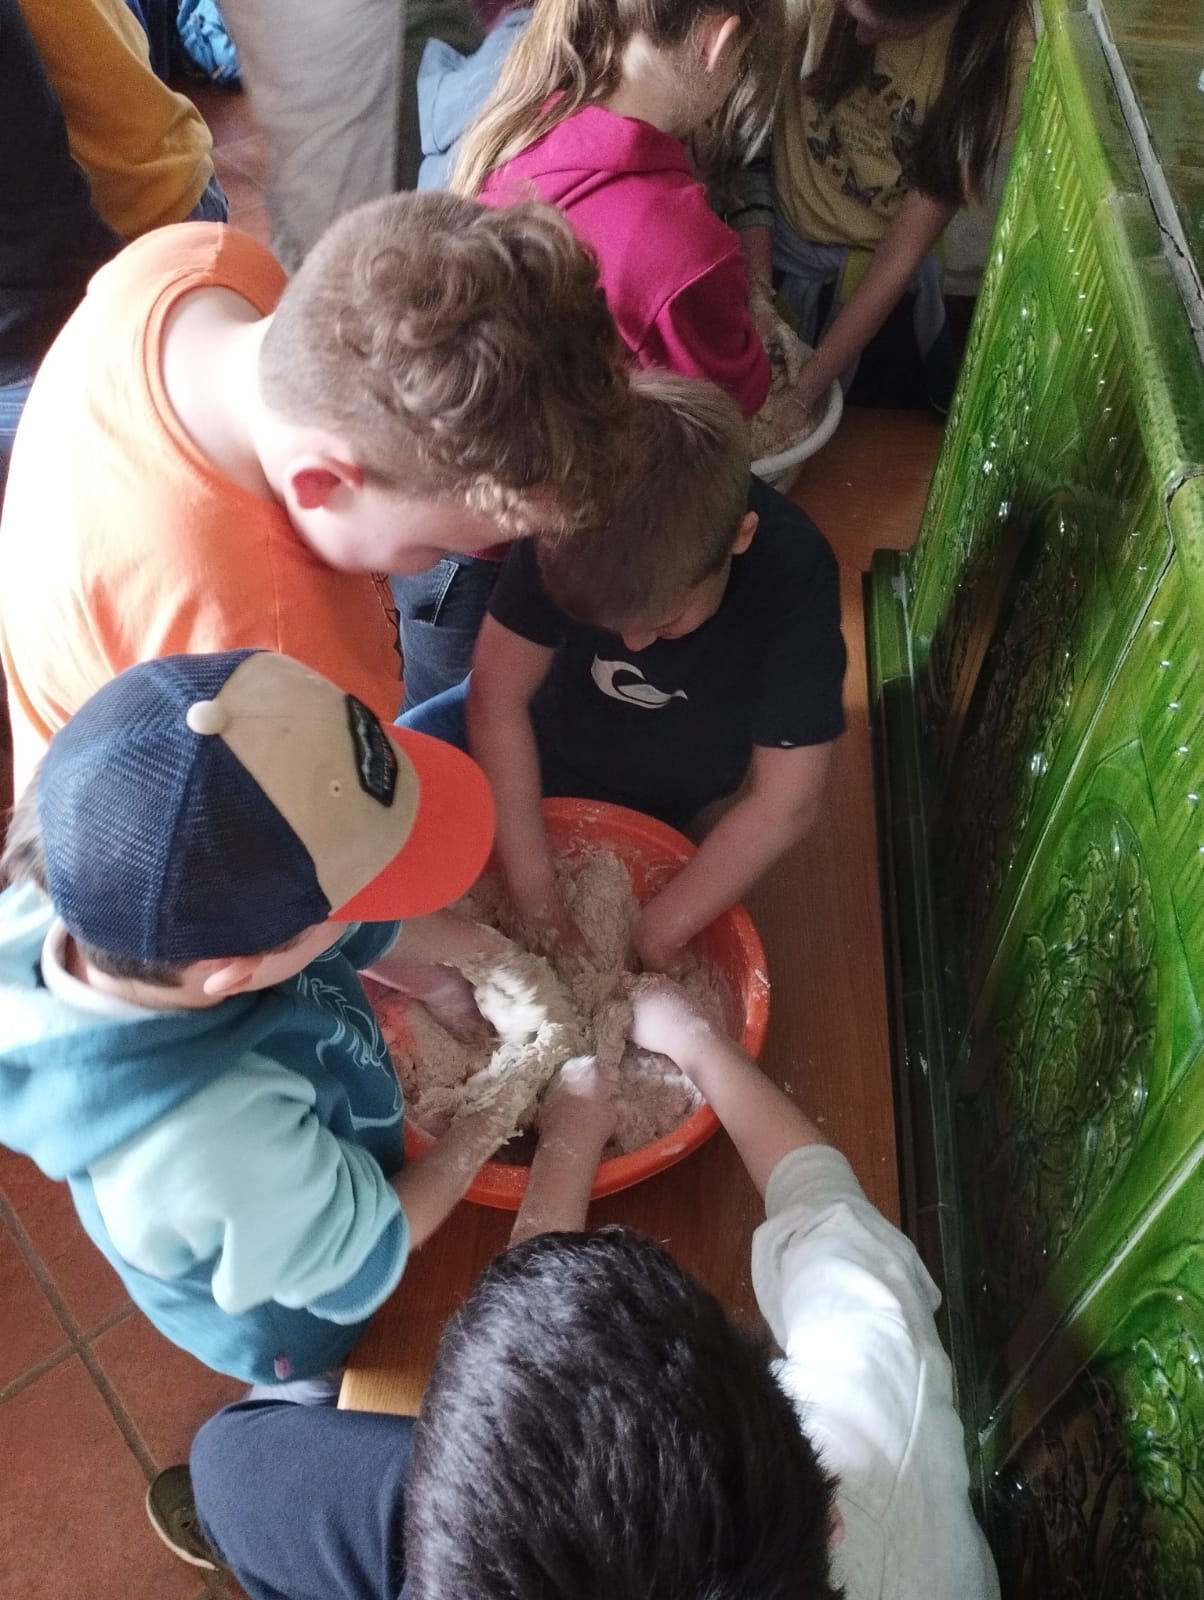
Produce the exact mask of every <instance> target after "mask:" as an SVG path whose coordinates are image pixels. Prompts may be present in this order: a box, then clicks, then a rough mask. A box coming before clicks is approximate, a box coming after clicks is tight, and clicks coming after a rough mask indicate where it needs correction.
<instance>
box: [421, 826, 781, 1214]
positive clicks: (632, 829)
mask: <svg viewBox="0 0 1204 1600" xmlns="http://www.w3.org/2000/svg"><path fill="white" fill-rule="evenodd" d="M543 810H544V821H545V822H546V824H547V829H548V837H549V839H550V841H551V844H552V849H553V851H554V852H555V853H556V855H558V856H571V855H572V854H573V852H574V851H575V850H579V849H580V848H581V847H582V846H590V845H594V846H597V845H602V846H605V847H607V848H608V849H611V850H613V851H615V853H616V854H617V855H618V856H619V857H620V859H621V860H622V861H623V863H624V865H625V866H626V867H627V870H628V872H629V873H630V874H631V882H632V887H633V888H634V889H635V893H636V899H637V900H639V901H640V903H641V904H643V903H644V902H645V901H647V900H651V898H652V897H653V895H654V894H656V893H657V892H658V890H660V889H661V888H663V887H664V885H665V884H666V883H667V882H668V881H669V879H670V878H671V877H673V875H674V874H675V873H676V872H677V871H678V870H679V869H680V867H681V866H682V864H683V863H684V862H686V861H688V860H689V859H690V857H691V856H692V855H693V854H694V846H693V845H692V844H691V843H690V841H689V840H688V839H687V838H686V837H685V835H684V834H681V833H678V831H677V829H676V828H670V827H668V826H667V825H666V824H665V823H663V822H658V821H657V820H656V818H655V817H646V816H644V815H643V813H642V812H639V811H629V810H628V809H627V807H626V806H612V805H607V804H605V803H604V802H602V801H599V800H545V801H544V803H543ZM691 949H692V950H693V951H694V953H695V954H696V955H697V956H699V957H700V958H701V959H702V960H703V961H704V962H705V963H706V964H707V965H708V966H710V967H711V968H713V969H714V970H715V971H716V972H718V973H719V974H721V975H722V977H723V979H724V989H725V998H726V1001H727V1008H728V1015H727V1017H726V1019H725V1020H726V1022H727V1027H728V1031H729V1032H730V1033H731V1035H732V1037H733V1038H735V1039H739V1041H740V1043H741V1044H742V1045H743V1047H744V1048H745V1050H747V1051H748V1053H749V1055H750V1056H752V1057H754V1058H755V1057H757V1056H758V1055H759V1054H760V1052H761V1046H762V1044H763V1043H764V1042H765V1030H766V1028H767V1027H768V1026H769V979H768V977H767V976H766V972H765V951H764V949H763V947H762V945H761V940H760V937H759V935H758V933H757V930H756V928H755V927H754V926H753V920H752V918H751V917H750V916H749V914H748V912H747V911H746V910H745V909H744V907H743V906H733V907H732V909H731V910H730V911H725V912H724V913H723V915H722V916H721V917H717V918H716V919H715V921H714V922H712V923H711V925H710V927H709V928H704V929H703V931H702V932H701V933H700V934H699V935H698V937H697V938H696V939H695V940H694V941H693V942H692V944H691ZM718 1127H719V1123H718V1120H717V1118H716V1116H715V1113H714V1112H713V1111H712V1110H711V1108H710V1106H708V1105H707V1104H706V1103H705V1102H704V1103H703V1104H702V1105H700V1106H699V1107H698V1109H697V1110H696V1111H693V1112H691V1114H690V1115H689V1116H688V1117H687V1118H686V1119H685V1121H684V1122H681V1123H679V1124H678V1126H677V1127H676V1128H672V1129H671V1130H670V1131H669V1132H668V1133H666V1134H662V1135H661V1137H660V1138H659V1139H653V1140H651V1141H650V1142H649V1143H648V1144H645V1145H641V1146H640V1147H639V1149H638V1150H631V1151H629V1152H628V1153H627V1154H626V1155H621V1156H612V1157H610V1159H609V1160H606V1161H603V1162H602V1164H601V1165H600V1166H599V1168H598V1176H597V1178H596V1179H595V1181H594V1188H593V1198H594V1199H595V1200H597V1199H599V1198H600V1197H601V1196H602V1195H604V1194H614V1193H615V1192H616V1190H619V1189H629V1188H630V1187H631V1185H632V1184H633V1183H640V1182H642V1180H643V1179H644V1178H650V1177H652V1175H653V1173H656V1172H663V1171H664V1169H665V1168H666V1167H671V1166H673V1165H674V1164H675V1163H676V1162H678V1161H681V1160H683V1159H684V1157H686V1156H688V1155H690V1154H691V1153H692V1152H693V1151H695V1150H697V1149H698V1147H699V1145H702V1144H705V1143H706V1141H707V1140H708V1139H709V1138H710V1137H711V1135H712V1134H713V1133H714V1132H715V1131H716V1129H717V1128H718ZM433 1143H434V1139H433V1137H432V1135H431V1134H429V1133H426V1132H425V1131H424V1130H423V1129H422V1128H420V1127H418V1126H417V1125H416V1124H415V1123H413V1122H411V1121H410V1120H409V1119H408V1118H407V1119H406V1154H407V1155H408V1156H419V1155H421V1154H422V1153H423V1151H424V1150H428V1149H429V1148H430V1146H431V1145H432V1144H433ZM528 1173H529V1168H527V1167H523V1166H513V1165H509V1164H507V1163H504V1162H500V1161H487V1162H486V1163H485V1165H484V1166H483V1167H482V1168H481V1170H480V1172H479V1173H478V1174H477V1176H476V1178H475V1179H474V1180H473V1183H472V1186H471V1188H470V1189H469V1191H468V1199H469V1200H474V1201H475V1202H476V1203H477V1205H482V1206H495V1207H497V1208H498V1209H499V1210H503V1211H517V1210H518V1208H519V1205H520V1204H521V1202H522V1198H523V1194H524V1192H525V1190H526V1187H527V1177H528Z"/></svg>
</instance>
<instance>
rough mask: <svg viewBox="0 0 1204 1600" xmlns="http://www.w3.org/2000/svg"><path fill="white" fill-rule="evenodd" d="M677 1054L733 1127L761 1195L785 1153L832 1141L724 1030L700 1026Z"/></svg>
mask: <svg viewBox="0 0 1204 1600" xmlns="http://www.w3.org/2000/svg"><path fill="white" fill-rule="evenodd" d="M675 1059H676V1061H677V1064H678V1066H679V1067H681V1069H682V1071H683V1072H685V1073H686V1074H687V1076H688V1077H690V1078H691V1079H692V1080H693V1082H694V1083H695V1084H696V1085H697V1086H698V1089H699V1091H700V1092H701V1094H702V1097H703V1099H704V1100H706V1102H707V1104H708V1105H709V1106H710V1107H711V1110H712V1111H713V1112H714V1113H715V1115H716V1116H717V1117H718V1118H719V1120H720V1122H721V1123H722V1124H723V1126H724V1128H725V1129H726V1130H727V1134H728V1137H729V1138H730V1139H731V1141H732V1143H733V1144H734V1145H735V1147H736V1150H737V1152H738V1153H739V1156H740V1159H741V1161H742V1162H743V1163H744V1166H745V1168H746V1170H747V1172H748V1175H749V1177H750V1178H751V1179H752V1181H753V1183H754V1184H755V1185H756V1187H757V1191H758V1193H760V1194H761V1195H764V1193H765V1189H766V1185H767V1184H768V1183H769V1179H770V1175H771V1174H772V1172H773V1169H774V1168H775V1167H776V1166H777V1164H778V1162H779V1161H781V1159H782V1157H783V1156H787V1155H789V1154H790V1152H791V1151H792V1150H797V1149H799V1148H800V1147H801V1146H803V1145H817V1144H827V1142H828V1141H827V1140H826V1139H825V1138H824V1136H823V1134H822V1133H821V1132H820V1131H819V1129H818V1128H817V1127H816V1125H815V1123H814V1122H812V1120H811V1118H810V1117H808V1116H806V1115H805V1113H803V1112H802V1111H800V1110H799V1108H798V1107H797V1106H796V1105H795V1104H794V1102H793V1100H791V1099H790V1098H789V1097H788V1096H787V1095H786V1094H784V1093H783V1092H782V1090H781V1089H779V1088H778V1086H777V1085H776V1084H775V1083H771V1082H770V1080H769V1079H768V1078H767V1077H766V1076H765V1074H764V1073H763V1072H762V1071H761V1069H760V1067H758V1066H757V1065H756V1063H755V1062H754V1061H753V1060H752V1059H751V1058H750V1057H749V1056H747V1055H746V1054H745V1053H744V1051H743V1050H741V1049H740V1047H739V1046H738V1045H736V1044H733V1043H732V1041H731V1040H730V1039H728V1038H726V1037H725V1036H724V1035H723V1034H721V1033H719V1032H717V1031H715V1030H712V1029H705V1030H699V1032H698V1033H697V1034H696V1035H694V1036H692V1037H691V1039H690V1041H689V1043H688V1044H685V1045H683V1048H682V1050H681V1052H680V1053H678V1054H676V1055H675Z"/></svg>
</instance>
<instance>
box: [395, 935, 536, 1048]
mask: <svg viewBox="0 0 1204 1600" xmlns="http://www.w3.org/2000/svg"><path fill="white" fill-rule="evenodd" d="M512 949H513V946H512V945H511V943H510V941H509V940H508V939H507V938H505V937H504V936H503V935H502V934H500V933H498V932H496V931H495V930H494V929H493V928H486V927H483V926H482V924H481V923H479V922H473V921H471V919H470V918H468V917H462V916H460V915H459V914H458V913H456V912H454V911H433V912H431V914H430V915H429V916H426V917H411V918H410V919H409V920H408V921H407V922H405V923H404V924H403V925H402V929H401V932H400V933H399V934H398V936H397V939H396V940H395V942H394V944H393V946H392V947H391V949H389V950H387V951H386V952H385V954H384V955H383V956H381V957H380V958H379V960H377V961H376V962H374V963H373V965H372V966H371V967H367V968H365V974H366V976H367V977H369V978H375V979H376V980H377V982H379V983H386V984H388V986H389V988H390V989H396V990H397V991H398V993H400V994H404V995H408V996H409V997H410V999H411V1000H418V1001H420V1002H421V1003H422V1004H423V1005H424V1006H425V1007H426V1008H427V1010H428V1011H429V1012H430V1013H431V1015H432V1016H433V1017H434V1019H435V1021H436V1022H438V1023H439V1024H440V1025H441V1026H442V1027H444V1028H446V1029H447V1031H448V1032H449V1033H450V1034H451V1035H452V1037H453V1038H456V1039H463V1040H465V1041H466V1042H472V1041H473V1040H475V1039H476V1038H478V1037H479V1036H480V1035H481V1034H482V1033H483V1032H484V1031H485V1024H484V1022H483V1021H482V1018H481V1014H480V1012H479V1011H478V1010H477V1004H476V1001H475V1000H474V999H473V994H472V986H471V985H470V984H469V983H468V981H467V979H465V978H463V977H461V975H460V974H459V972H457V971H455V970H454V967H453V965H452V963H455V962H457V961H462V960H465V959H470V960H471V959H474V958H479V957H482V956H497V957H505V956H506V955H507V954H508V953H509V952H510V951H511V950H512Z"/></svg>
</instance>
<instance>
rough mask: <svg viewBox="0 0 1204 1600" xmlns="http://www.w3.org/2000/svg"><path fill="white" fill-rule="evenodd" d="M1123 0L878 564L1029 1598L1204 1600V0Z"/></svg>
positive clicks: (926, 933) (914, 1111) (962, 1354)
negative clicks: (932, 456) (1202, 267)
mask: <svg viewBox="0 0 1204 1600" xmlns="http://www.w3.org/2000/svg"><path fill="white" fill-rule="evenodd" d="M1100 3H1101V4H1102V6H1103V8H1104V10H1105V11H1106V12H1107V15H1106V16H1101V15H1100V14H1099V7H1098V6H1097V5H1094V4H1093V8H1092V11H1091V13H1090V14H1089V12H1088V10H1087V9H1086V7H1085V6H1084V5H1070V6H1063V5H1061V4H1057V3H1054V0H1048V3H1047V4H1046V7H1045V11H1046V21H1047V28H1046V32H1045V35H1044V37H1043V39H1042V41H1041V43H1040V45H1039V47H1038V51H1037V56H1036V59H1035V62H1034V69H1033V73H1032V76H1031V78H1030V84H1029V92H1028V96H1027V100H1026V109H1025V121H1024V126H1023V129H1022V132H1021V137H1020V139H1019V141H1018V144H1017V149H1016V156H1015V160H1014V163H1013V168H1012V173H1011V176H1010V179H1009V185H1008V189H1007V192H1006V194H1005V197H1004V202H1003V206H1002V209H1001V212H1000V217H999V223H998V229H997V233H996V239H995V243H994V246H993V250H992V256H991V261H990V264H989V268H988V272H987V275H986V279H985V281H984V286H983V293H982V297H981V300H980V305H979V309H978V312H977V315H976V318H975V323H974V326H973V328H972V330H971V336H970V341H969V348H968V354H967V361H966V366H965V369H964V372H963V378H962V382H961V384H960V385H959V389H958V393H957V395H956V396H955V400H954V406H953V409H952V411H951V414H950V419H949V426H948V430H947V433H946V439H945V443H944V446H943V448H942V452H941V457H940V460H939V462H938V464H937V470H936V473H935V475H934V478H933V483H932V488H931V491H930V494H929V499H928V504H927V508H926V511H925V517H924V523H923V527H922V529H921V533H920V537H919V540H918V542H917V545H916V549H915V551H914V552H912V553H911V555H910V556H898V555H889V556H887V555H885V554H884V555H882V556H880V557H879V558H878V559H877V560H876V561H875V563H874V568H873V572H872V574H871V578H870V582H869V590H868V610H867V617H868V624H869V635H870V664H871V674H872V682H873V684H874V692H875V725H876V729H877V735H878V756H879V763H878V767H879V773H880V780H881V788H882V807H883V821H884V829H883V833H882V843H883V848H884V854H885V857H886V862H887V881H888V891H889V892H888V899H887V923H888V928H889V929H890V933H891V952H890V954H891V975H892V995H893V1004H894V1019H895V1032H896V1036H897V1039H898V1051H897V1060H898V1071H899V1080H900V1103H901V1107H902V1112H903V1118H904V1140H903V1150H904V1176H905V1204H906V1206H907V1209H908V1215H909V1220H910V1223H911V1226H912V1228H913V1232H914V1233H915V1235H916V1237H917V1239H918V1241H919V1243H920V1247H921V1249H922V1251H923V1252H924V1255H925V1259H926V1260H928V1262H929V1264H930V1266H932V1268H933V1269H934V1271H935V1272H936V1273H937V1275H938V1277H939V1279H940V1280H941V1281H942V1283H943V1285H944V1288H945V1291H946V1296H947V1301H948V1305H947V1311H946V1318H947V1321H946V1330H947V1332H948V1335H949V1338H950V1341H951V1346H952V1349H953V1353H954V1365H955V1371H956V1375H957V1381H958V1386H959V1396H960V1399H961V1402H962V1404H963V1414H964V1416H965V1419H966V1423H967V1433H968V1440H969V1446H970V1452H971V1459H972V1462H973V1464H974V1467H975V1470H976V1474H977V1477H978V1482H979V1484H980V1486H981V1488H982V1491H983V1494H984V1501H985V1504H986V1506H987V1509H988V1513H989V1525H990V1531H991V1536H992V1540H993V1543H994V1545H995V1548H996V1549H997V1551H998V1552H999V1553H1000V1556H1001V1562H1002V1570H1003V1577H1004V1592H1005V1596H1006V1597H1007V1600H1022V1597H1023V1600H1029V1597H1030V1596H1041V1597H1045V1596H1047V1595H1048V1596H1055V1597H1063V1596H1064V1597H1066V1600H1070V1597H1072V1596H1073V1597H1085V1596H1092V1597H1095V1600H1102V1597H1109V1600H1111V1597H1113V1596H1115V1597H1117V1600H1119V1597H1121V1596H1125V1597H1127V1596H1131V1595H1132V1596H1146V1595H1148V1596H1167V1597H1169V1596H1171V1595H1175V1596H1178V1595H1192V1594H1197V1593H1198V1594H1200V1595H1201V1597H1202V1600H1204V1580H1202V1577H1201V1573H1202V1572H1204V1489H1202V1488H1201V1482H1200V1480H1201V1474H1202V1473H1204V1360H1202V1357H1201V1352H1202V1351H1204V1344H1202V1341H1204V1183H1201V1181H1200V1177H1199V1174H1198V1167H1199V1163H1200V1158H1201V1155H1202V1154H1204V659H1202V655H1204V366H1202V363H1201V352H1202V351H1204V293H1201V292H1200V290H1199V281H1198V262H1195V263H1193V262H1192V261H1191V259H1190V255H1189V254H1188V253H1185V252H1186V251H1189V248H1190V240H1191V238H1192V237H1193V236H1192V234H1191V231H1190V229H1189V228H1187V229H1186V230H1185V229H1184V228H1180V226H1179V224H1180V221H1181V220H1182V219H1183V218H1184V217H1186V218H1187V219H1188V221H1190V220H1191V219H1192V218H1193V217H1194V212H1192V210H1191V207H1192V206H1193V205H1194V204H1195V200H1194V198H1193V197H1194V196H1195V195H1196V194H1197V192H1198V193H1199V194H1200V195H1204V170H1201V171H1200V172H1197V163H1198V160H1199V159H1201V157H1202V152H1204V139H1202V140H1199V141H1197V140H1196V138H1195V133H1196V130H1197V128H1198V127H1200V128H1204V123H1202V122H1201V117H1202V116H1204V113H1202V111H1201V107H1204V96H1201V95H1199V93H1198V91H1195V90H1193V91H1192V92H1193V94H1195V96H1196V99H1193V100H1191V101H1190V103H1188V102H1187V100H1185V95H1186V90H1185V89H1184V88H1183V84H1184V82H1185V81H1186V80H1185V79H1184V77H1183V74H1184V72H1185V70H1186V68H1185V65H1184V63H1185V61H1186V60H1187V58H1188V57H1189V56H1191V57H1192V59H1194V56H1192V52H1195V54H1197V55H1198V54H1199V52H1200V50H1201V49H1202V48H1204V26H1200V27H1197V26H1196V23H1197V22H1204V0H1182V5H1181V6H1180V5H1175V4H1173V3H1172V0H1100ZM1185 17H1188V18H1190V19H1191V21H1190V24H1189V25H1186V27H1185V24H1184V18H1185ZM1193 30H1194V31H1193ZM1160 52H1164V53H1163V55H1161V56H1160ZM1160 61H1162V62H1163V63H1164V65H1165V69H1166V70H1165V73H1163V72H1162V71H1161V70H1160V66H1159V63H1160ZM1199 66H1204V57H1201V59H1200V62H1199ZM1199 66H1197V67H1196V69H1195V70H1196V71H1197V72H1198V70H1199ZM1135 83H1136V85H1137V88H1136V90H1135V89H1134V84H1135ZM1160 85H1169V86H1170V89H1169V91H1168V92H1167V93H1160V92H1159V86H1160ZM1138 94H1140V95H1143V96H1145V97H1146V99H1147V100H1148V102H1149V116H1148V118H1146V119H1144V120H1143V119H1142V117H1141V116H1140V115H1139V114H1135V112H1134V106H1135V104H1136V96H1137V95H1138ZM1197 100H1198V101H1199V105H1197V103H1196V101H1197ZM1151 134H1152V135H1153V137H1154V141H1155V146H1156V145H1157V140H1158V138H1159V137H1160V138H1161V139H1162V142H1163V144H1164V145H1165V147H1166V148H1167V150H1168V154H1169V164H1168V166H1167V168H1166V170H1165V171H1164V170H1163V169H1162V168H1161V167H1160V166H1159V165H1158V157H1157V150H1156V149H1151V143H1150V139H1151ZM1197 177H1199V179H1200V182H1199V187H1198V189H1197V187H1195V186H1196V183H1197ZM1168 197H1169V198H1168ZM1176 208H1177V209H1176ZM1177 229H1178V230H1179V231H1176V230H1177ZM1185 241H1187V243H1185ZM1193 274H1195V276H1193Z"/></svg>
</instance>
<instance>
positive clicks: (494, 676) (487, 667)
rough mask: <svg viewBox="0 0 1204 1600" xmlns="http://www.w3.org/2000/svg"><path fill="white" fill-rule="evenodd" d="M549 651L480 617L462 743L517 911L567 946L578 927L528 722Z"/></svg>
mask: <svg viewBox="0 0 1204 1600" xmlns="http://www.w3.org/2000/svg"><path fill="white" fill-rule="evenodd" d="M554 655H555V651H554V650H553V649H550V648H548V647H546V646H544V645H540V644H536V643H534V642H533V641H532V640H530V639H524V638H523V637H522V635H521V634H517V633H514V632H512V631H511V629H509V628H507V627H504V626H503V625H502V624H501V623H500V622H498V620H497V619H496V618H495V617H488V616H487V617H486V618H485V621H484V622H483V623H482V625H481V632H480V635H479V637H478V639H477V646H476V650H475V652H474V654H473V661H472V679H471V682H470V685H469V691H468V742H469V747H470V749H471V751H472V754H473V756H474V757H475V758H476V760H477V761H478V762H479V763H480V765H481V767H482V768H483V769H484V772H485V775H486V777H487V778H488V779H489V781H490V783H491V784H492V785H493V796H494V801H495V803H496V805H497V837H496V842H495V846H494V848H495V850H496V852H497V858H498V862H499V864H500V866H501V869H502V877H503V879H504V880H505V884H506V888H507V890H508V891H509V894H510V898H511V900H512V901H513V902H514V908H515V910H516V911H517V912H518V914H519V916H520V917H521V918H522V920H523V921H524V922H526V923H530V924H532V926H534V927H540V928H545V929H549V930H551V931H552V932H553V933H554V935H555V937H556V939H557V941H558V942H560V943H562V944H564V943H567V944H569V945H570V946H571V945H576V944H580V942H581V933H580V930H579V929H578V928H577V925H576V923H575V922H574V921H573V919H572V917H571V916H570V915H569V912H568V908H567V907H566V906H565V904H564V901H563V900H562V899H561V896H560V894H559V891H558V890H557V888H556V875H555V872H554V870H553V866H552V852H551V849H550V848H549V846H548V835H547V830H546V829H545V828H544V822H543V805H542V796H541V792H540V776H539V750H538V748H537V746H536V743H535V729H534V727H533V725H532V722H531V701H532V699H533V698H534V696H535V692H536V690H537V689H538V688H539V686H540V684H541V683H542V682H543V681H544V679H545V678H546V677H547V675H548V671H549V669H550V668H551V665H552V658H553V656H554Z"/></svg>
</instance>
